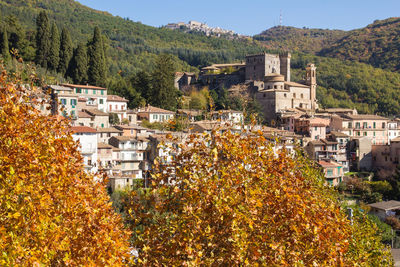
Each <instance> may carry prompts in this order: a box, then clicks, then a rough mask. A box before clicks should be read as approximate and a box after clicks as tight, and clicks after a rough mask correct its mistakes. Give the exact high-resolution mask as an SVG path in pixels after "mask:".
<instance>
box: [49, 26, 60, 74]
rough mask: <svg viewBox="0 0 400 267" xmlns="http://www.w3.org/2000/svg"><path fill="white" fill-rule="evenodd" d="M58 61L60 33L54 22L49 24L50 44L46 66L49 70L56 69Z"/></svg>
mask: <svg viewBox="0 0 400 267" xmlns="http://www.w3.org/2000/svg"><path fill="white" fill-rule="evenodd" d="M59 62H60V33H59V31H58V27H57V25H56V24H55V23H53V24H52V25H51V46H50V51H49V62H48V66H49V68H50V69H51V70H57V68H58V64H59Z"/></svg>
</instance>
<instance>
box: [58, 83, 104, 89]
mask: <svg viewBox="0 0 400 267" xmlns="http://www.w3.org/2000/svg"><path fill="white" fill-rule="evenodd" d="M61 86H66V87H71V88H87V89H104V90H107V88H104V87H98V86H93V85H81V84H69V83H63V84H61Z"/></svg>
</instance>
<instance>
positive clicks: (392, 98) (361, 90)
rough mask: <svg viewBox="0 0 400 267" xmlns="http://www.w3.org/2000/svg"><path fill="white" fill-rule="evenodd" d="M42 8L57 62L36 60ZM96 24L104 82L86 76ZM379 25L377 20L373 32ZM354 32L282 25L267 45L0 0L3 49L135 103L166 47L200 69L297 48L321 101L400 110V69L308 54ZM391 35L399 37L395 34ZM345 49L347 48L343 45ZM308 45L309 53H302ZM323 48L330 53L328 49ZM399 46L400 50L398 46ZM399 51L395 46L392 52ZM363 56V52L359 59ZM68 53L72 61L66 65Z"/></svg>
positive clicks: (53, 75)
mask: <svg viewBox="0 0 400 267" xmlns="http://www.w3.org/2000/svg"><path fill="white" fill-rule="evenodd" d="M42 11H45V13H46V15H47V16H48V25H49V26H48V31H49V33H47V34H48V35H46V36H50V37H51V36H59V37H57V38H55V39H53V41H52V42H51V43H52V44H54V40H58V39H59V40H60V48H59V57H58V59H56V60H58V62H57V63H56V64H53V65H51V64H50V65H47V63H46V65H45V64H43V62H40V61H39V60H38V59H39V58H38V49H37V48H38V47H40V46H41V45H43V44H40V43H39V42H38V17H39V14H40V13H41V12H42ZM395 24H396V20H395V19H389V20H387V23H386V24H385V23H383V22H379V23H378V22H376V23H374V24H373V25H375V26H376V27H378V28H382V27H389V26H390V25H395ZM385 25H387V26H385ZM96 27H97V29H98V31H100V33H99V32H98V33H97V35H99V34H100V35H101V44H100V43H99V45H100V46H102V47H103V51H102V53H104V65H105V66H106V70H105V77H106V80H104V81H101V82H96V80H95V79H94V78H93V77H89V76H90V75H89V73H91V71H92V70H91V69H90V60H91V58H93V56H90V53H91V51H92V50H91V47H92V46H93V45H92V46H91V42H93V39H94V37H95V36H94V34H95V32H96V30H95V28H96ZM368 27H371V26H368ZM368 27H367V28H366V29H368ZM376 27H375V28H376ZM390 27H394V26H390ZM362 30H363V29H361V30H358V31H362ZM377 31H378V30H377V28H376V29H375V32H377ZM353 32H355V31H352V32H344V31H329V30H313V29H296V28H292V27H282V26H280V27H275V28H273V29H270V30H268V31H266V32H264V33H263V34H261V35H260V36H256V37H255V39H258V40H263V42H266V44H268V46H267V47H266V45H265V43H264V44H262V43H261V41H257V40H251V39H246V40H226V39H224V38H215V37H207V36H204V35H199V34H189V33H183V32H179V31H173V30H169V29H165V28H154V27H150V26H146V25H143V24H141V23H139V22H133V21H131V20H130V19H128V18H120V17H115V16H112V15H110V14H108V13H106V12H101V11H96V10H93V9H90V8H88V7H85V6H83V5H81V4H79V3H78V2H76V1H72V0H61V1H54V0H30V1H20V0H7V1H0V48H1V49H2V50H0V51H4V50H7V48H4V47H5V46H4V45H2V40H4V39H8V44H7V46H8V49H9V50H11V51H16V50H18V53H19V55H20V56H21V57H22V58H23V59H24V60H25V62H30V61H33V62H36V63H37V65H36V66H37V68H38V73H39V74H41V73H43V74H45V75H46V77H47V78H49V77H50V79H48V81H50V82H57V81H63V80H65V79H66V80H68V81H71V82H77V83H85V82H89V83H93V84H98V85H103V86H106V87H108V88H109V89H110V92H111V93H117V94H119V95H122V96H124V97H126V98H127V99H129V100H130V103H129V104H130V107H131V108H133V107H136V106H138V105H141V104H143V103H144V102H146V103H149V102H152V101H150V100H151V99H152V97H151V96H149V94H148V93H147V91H151V90H153V89H152V88H155V87H157V86H158V85H157V82H158V81H156V80H155V78H154V77H157V67H155V66H156V65H157V64H159V63H160V60H161V61H162V58H160V56H159V55H162V54H169V57H170V58H169V59H168V62H172V64H173V66H172V68H171V69H169V72H173V71H195V72H196V71H198V69H199V68H200V67H203V66H205V65H208V64H211V63H225V62H235V61H236V62H238V61H241V60H244V58H245V55H246V54H252V53H259V52H262V51H268V52H277V51H280V50H288V49H289V50H290V51H292V52H293V53H292V54H293V56H292V75H293V78H292V80H294V81H299V80H302V78H303V76H304V73H305V72H304V68H305V66H306V65H307V63H309V62H313V63H315V64H316V65H317V79H318V85H319V87H318V90H317V97H318V100H319V103H320V105H321V106H322V107H349V108H357V109H358V110H359V111H360V112H361V113H380V114H383V115H398V114H399V113H400V104H399V103H400V92H399V89H400V74H398V73H394V72H391V71H389V70H382V69H378V68H374V67H372V66H371V65H368V64H363V63H358V62H355V61H346V60H343V59H334V58H329V57H321V56H315V55H310V54H315V53H319V52H318V51H317V50H320V49H323V48H324V47H326V46H331V45H332V44H333V43H336V44H337V43H338V42H339V41H340V40H341V41H343V40H346V38H349V37H348V36H347V37H345V35H346V34H349V33H353ZM382 34H383V33H382ZM4 36H7V38H5V37H4ZM274 36H275V37H274ZM52 38H53V37H52ZM274 38H275V39H274ZM397 38H398V37H397ZM392 39H393V43H395V40H396V39H395V38H392ZM397 43H399V42H397ZM44 45H46V44H44ZM360 46H361V45H360ZM66 47H67V48H68V49H66ZM355 47H357V46H355ZM56 50H57V49H56ZM348 50H349V49H347V48H346V51H348ZM40 51H42V49H40V50H39V52H40ZM68 51H69V52H68ZM303 51H306V52H307V53H304V54H303ZM324 51H326V53H328V50H324ZM396 51H397V53H398V49H397V50H396ZM396 51H395V52H393V53H392V54H393V55H395V54H396ZM0 53H1V54H4V53H2V52H0ZM52 53H53V54H54V53H56V52H54V51H53V52H52ZM71 53H72V54H71ZM39 54H40V53H39ZM102 57H103V55H100V58H102ZM332 57H334V55H332ZM344 58H346V57H344ZM349 59H352V58H349ZM362 59H363V58H362V57H360V60H362ZM65 61H69V63H68V65H67V63H66V62H65ZM390 62H392V61H390V60H387V61H386V63H387V64H389V63H390ZM393 62H397V63H398V62H399V61H393ZM390 64H392V63H390ZM55 65H57V66H58V67H56V66H55ZM158 66H159V65H158ZM92 73H93V72H92ZM92 76H93V75H92ZM100 76H101V74H100ZM165 82H167V81H165ZM168 87H170V85H168ZM210 93H211V96H213V98H214V99H218V98H221V99H224V98H225V95H224V92H216V93H214V92H210ZM216 95H218V97H217V96H216ZM229 101H230V102H231V103H233V104H231V105H229V106H227V105H222V104H221V105H219V106H220V108H222V107H225V108H228V107H236V106H238V107H239V106H240V104H239V105H238V104H235V101H231V100H226V101H225V100H224V101H222V100H221V101H219V102H229ZM153 104H156V103H153ZM217 104H218V102H217ZM167 106H168V105H167Z"/></svg>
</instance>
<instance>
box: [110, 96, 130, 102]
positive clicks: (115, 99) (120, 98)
mask: <svg viewBox="0 0 400 267" xmlns="http://www.w3.org/2000/svg"><path fill="white" fill-rule="evenodd" d="M107 101H113V102H129V101H128V100H127V99H125V98H123V97H120V96H119V95H108V96H107Z"/></svg>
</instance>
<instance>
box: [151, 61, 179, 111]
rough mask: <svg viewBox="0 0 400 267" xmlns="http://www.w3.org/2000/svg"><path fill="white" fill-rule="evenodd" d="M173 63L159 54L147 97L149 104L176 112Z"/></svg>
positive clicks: (176, 100)
mask: <svg viewBox="0 0 400 267" xmlns="http://www.w3.org/2000/svg"><path fill="white" fill-rule="evenodd" d="M174 73H175V70H174V62H173V59H172V57H171V56H170V55H167V54H161V55H159V56H158V57H157V59H156V67H155V68H154V71H153V73H152V85H153V86H152V87H151V93H150V95H149V99H148V100H149V101H150V104H152V105H154V106H157V107H160V108H164V109H168V110H176V108H177V105H178V99H177V98H178V90H177V89H176V88H175V86H174Z"/></svg>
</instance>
